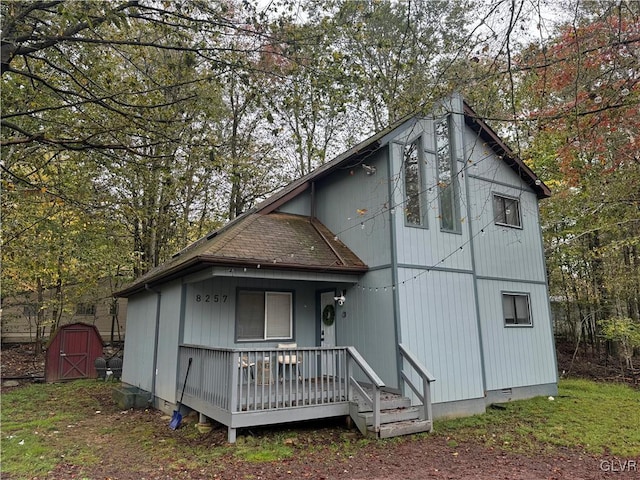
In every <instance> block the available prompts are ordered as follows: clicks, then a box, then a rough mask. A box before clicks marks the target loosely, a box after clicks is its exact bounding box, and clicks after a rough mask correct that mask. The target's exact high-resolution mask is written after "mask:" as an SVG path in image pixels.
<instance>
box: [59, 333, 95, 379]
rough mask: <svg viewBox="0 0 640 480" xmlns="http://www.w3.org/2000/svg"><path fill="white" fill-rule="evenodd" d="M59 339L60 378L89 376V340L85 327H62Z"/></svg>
mask: <svg viewBox="0 0 640 480" xmlns="http://www.w3.org/2000/svg"><path fill="white" fill-rule="evenodd" d="M60 333H61V335H62V338H61V339H60V379H61V380H72V379H74V378H87V377H88V376H89V373H90V372H89V369H90V367H91V365H90V364H89V341H90V333H91V332H89V331H88V330H87V329H78V330H75V329H73V328H66V329H63V330H62V331H61V332H60Z"/></svg>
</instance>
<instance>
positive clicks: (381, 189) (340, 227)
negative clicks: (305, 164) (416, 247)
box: [316, 148, 391, 267]
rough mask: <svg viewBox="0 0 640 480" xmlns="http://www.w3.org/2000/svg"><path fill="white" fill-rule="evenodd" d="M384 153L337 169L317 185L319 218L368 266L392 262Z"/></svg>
mask: <svg viewBox="0 0 640 480" xmlns="http://www.w3.org/2000/svg"><path fill="white" fill-rule="evenodd" d="M386 152H387V149H386V148H384V149H382V150H379V151H377V152H375V153H374V154H372V155H371V156H369V157H367V158H365V159H363V160H362V161H361V162H358V163H356V164H355V165H353V167H351V168H346V167H345V168H342V169H337V170H336V171H335V172H333V173H332V174H331V175H330V176H329V177H328V178H326V179H323V180H322V181H321V182H318V184H317V187H316V215H317V217H318V219H319V220H320V221H321V222H322V223H323V224H324V225H326V226H327V228H329V230H331V231H332V232H333V233H334V234H336V235H337V236H338V237H339V238H340V240H342V241H343V242H344V243H345V244H346V245H347V246H348V247H349V248H350V249H351V250H353V251H354V252H356V254H357V255H358V256H359V257H360V258H361V259H362V260H363V261H364V262H365V263H366V264H367V265H368V266H369V267H377V266H380V265H389V263H390V261H391V246H390V238H391V237H390V233H389V219H388V212H387V210H388V184H387V182H388V181H389V174H388V170H387V165H386ZM362 163H364V164H367V165H371V166H375V167H376V173H375V175H367V174H366V173H365V171H364V169H363V168H362ZM362 224H364V228H363V227H362Z"/></svg>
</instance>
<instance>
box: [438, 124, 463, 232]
mask: <svg viewBox="0 0 640 480" xmlns="http://www.w3.org/2000/svg"><path fill="white" fill-rule="evenodd" d="M449 118H450V117H447V118H445V119H443V120H441V121H439V122H437V123H436V155H437V160H436V162H437V164H438V197H439V199H440V227H441V228H442V230H447V231H450V232H459V231H460V213H459V210H460V208H459V206H458V176H457V171H456V161H455V158H454V156H453V155H452V152H451V128H450V126H449Z"/></svg>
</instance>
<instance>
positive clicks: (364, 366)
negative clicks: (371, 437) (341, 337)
mask: <svg viewBox="0 0 640 480" xmlns="http://www.w3.org/2000/svg"><path fill="white" fill-rule="evenodd" d="M353 362H355V363H356V364H357V365H358V367H360V369H361V370H362V372H363V373H364V374H365V376H366V377H367V379H368V380H369V382H370V383H371V387H372V389H373V395H372V397H373V398H371V397H370V396H369V395H368V394H367V392H366V391H365V390H364V388H362V386H361V385H360V384H359V383H358V381H357V380H356V379H355V378H354V376H353ZM347 378H348V381H349V389H348V390H349V401H353V400H354V395H353V390H354V389H355V390H357V391H358V393H359V394H360V395H361V396H362V398H363V399H364V401H365V402H366V403H367V404H368V405H369V406H370V407H371V411H372V413H373V425H372V427H373V429H374V431H375V432H376V433H377V432H379V431H380V391H381V389H382V388H384V387H385V384H384V382H383V381H382V379H381V378H380V377H379V376H378V375H377V374H376V372H375V371H374V370H373V368H371V366H370V365H369V364H368V363H367V361H366V360H365V359H364V358H363V357H362V355H360V352H358V350H356V349H355V347H347Z"/></svg>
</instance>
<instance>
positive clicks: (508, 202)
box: [493, 193, 522, 228]
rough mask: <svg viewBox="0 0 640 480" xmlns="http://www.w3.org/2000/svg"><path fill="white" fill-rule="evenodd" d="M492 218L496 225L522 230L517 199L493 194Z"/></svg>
mask: <svg viewBox="0 0 640 480" xmlns="http://www.w3.org/2000/svg"><path fill="white" fill-rule="evenodd" d="M493 218H494V221H495V222H496V225H504V226H507V227H517V228H522V221H521V220H520V201H519V200H518V199H517V198H513V197H506V196H504V195H500V194H497V193H494V194H493Z"/></svg>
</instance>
